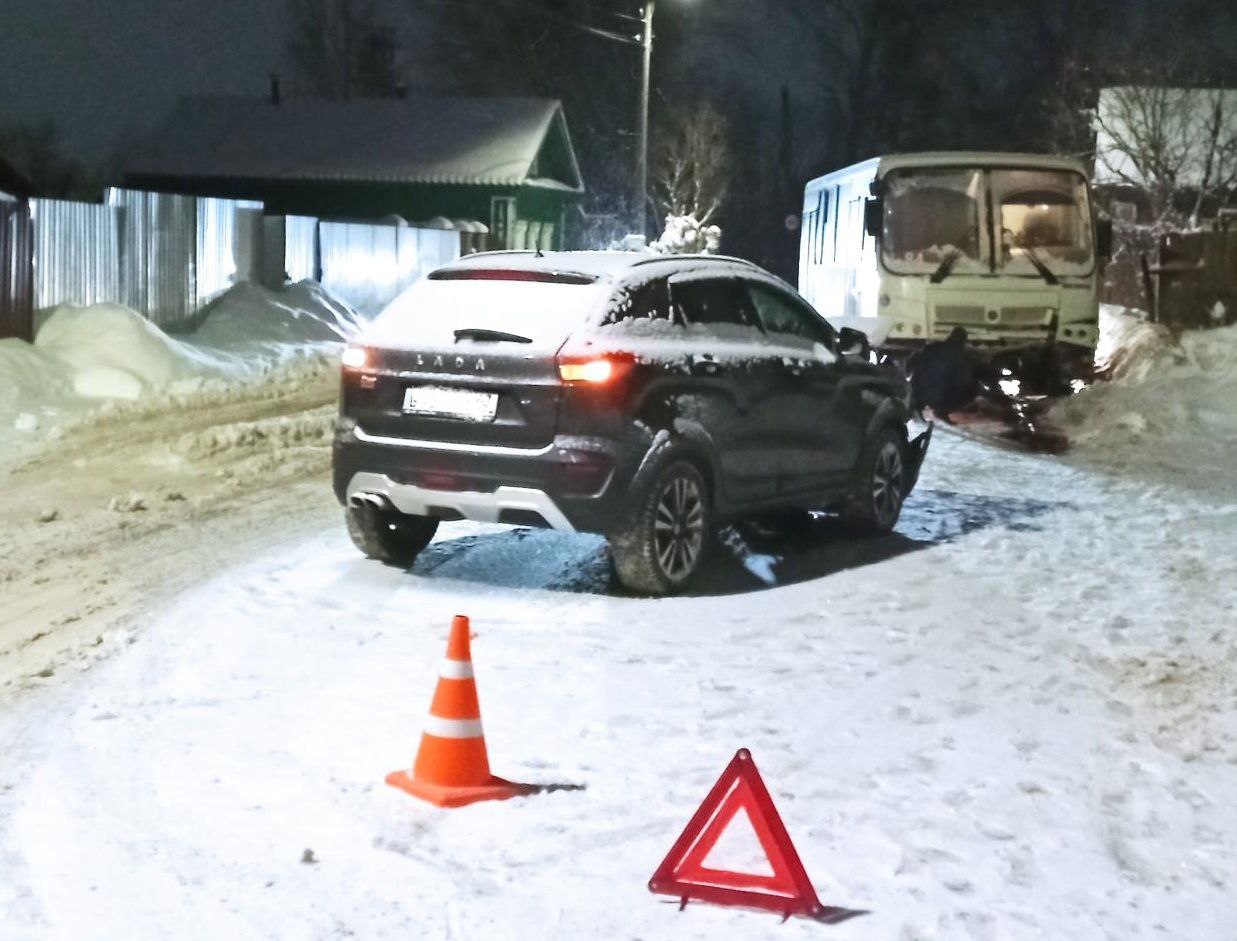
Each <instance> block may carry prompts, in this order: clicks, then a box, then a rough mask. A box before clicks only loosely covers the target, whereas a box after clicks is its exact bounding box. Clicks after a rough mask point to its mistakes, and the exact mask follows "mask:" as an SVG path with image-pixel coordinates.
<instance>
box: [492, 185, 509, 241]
mask: <svg viewBox="0 0 1237 941" xmlns="http://www.w3.org/2000/svg"><path fill="white" fill-rule="evenodd" d="M514 223H515V200H514V199H511V198H509V197H503V196H495V197H494V198H493V199H491V200H490V247H491V248H510V247H511V228H512V226H513V224H514Z"/></svg>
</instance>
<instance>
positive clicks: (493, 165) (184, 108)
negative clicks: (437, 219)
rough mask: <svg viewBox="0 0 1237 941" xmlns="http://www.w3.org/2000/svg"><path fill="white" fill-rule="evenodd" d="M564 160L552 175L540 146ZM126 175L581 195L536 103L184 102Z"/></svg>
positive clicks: (550, 119)
mask: <svg viewBox="0 0 1237 941" xmlns="http://www.w3.org/2000/svg"><path fill="white" fill-rule="evenodd" d="M547 147H549V148H560V149H561V150H560V152H563V151H565V157H564V158H563V159H561V160H558V161H556V163H557V164H558V165H560V167H561V168H560V169H559V171H558V172H557V173H556V174H555V176H554V177H552V178H550V177H547V173H546V170H545V169H544V168H543V167H540V166H538V164H539V163H540V161H538V159H537V158H538V156H539V155H541V154H542V151H543V149H547ZM126 169H127V172H128V174H129V175H130V176H162V177H196V178H233V179H251V180H252V179H261V180H319V181H329V180H336V181H352V182H362V181H363V182H398V183H439V184H479V185H491V186H519V185H525V184H527V185H533V186H538V185H548V186H551V187H555V188H565V189H567V190H569V191H571V192H582V191H583V184H582V181H581V178H580V171H579V166H578V164H577V163H576V159H575V153H574V150H573V149H572V146H571V139H570V136H569V135H568V133H567V123H566V121H565V119H564V118H563V110H562V106H561V105H560V104H559V102H557V101H555V100H552V99H541V98H448V97H429V96H417V97H409V98H405V99H394V98H376V99H350V100H328V99H318V98H290V99H285V100H284V101H282V102H281V103H280V104H279V105H278V106H276V105H274V104H272V103H271V102H270V101H269V100H267V99H265V98H239V97H191V98H182V99H181V100H180V102H179V103H178V104H177V105H176V107H175V108H174V109H173V110H172V112H171V113H170V114H169V115H168V117H167V118H166V119H165V120H164V122H163V124H162V125H161V126H160V127H159V128H158V130H157V131H156V133H155V136H154V138H153V140H152V141H151V144H150V146H149V147H148V148H147V149H146V150H145V151H144V152H143V153H141V154H136V155H134V156H133V158H132V159H131V160H129V161H128V166H127V168H126Z"/></svg>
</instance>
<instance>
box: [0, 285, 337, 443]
mask: <svg viewBox="0 0 1237 941" xmlns="http://www.w3.org/2000/svg"><path fill="white" fill-rule="evenodd" d="M41 319H42V324H43V325H42V327H41V328H40V330H39V332H38V334H37V335H36V337H35V342H34V344H33V345H31V344H29V343H25V342H23V341H21V340H2V341H0V457H3V456H5V455H6V454H8V453H11V451H12V450H13V446H14V445H15V444H17V443H19V442H23V441H29V440H31V435H32V433H34V432H39V431H42V432H45V433H55V429H56V428H57V427H60V426H61V425H62V424H63V422H64V421H65V420H69V419H75V420H76V419H81V418H83V417H85V416H88V415H90V414H91V412H92V411H93V410H94V409H97V408H99V407H100V406H101V405H107V404H108V403H113V402H133V401H138V400H142V401H146V400H152V399H153V400H156V401H157V400H158V396H160V395H172V396H179V395H186V394H191V393H194V392H198V391H201V390H203V389H210V388H214V389H222V388H227V387H228V386H229V385H231V384H235V383H240V382H248V381H254V380H257V379H260V378H262V377H263V376H266V375H269V374H270V373H272V372H273V371H275V370H277V369H280V368H281V367H284V366H287V365H288V364H290V363H294V362H298V361H302V362H303V361H307V360H320V359H323V358H326V357H332V358H333V357H334V356H335V355H336V354H337V352H338V349H339V345H340V344H341V343H342V342H343V341H344V340H346V339H347V338H348V337H349V336H351V335H352V334H354V333H355V332H356V331H357V330H358V329H359V328H360V325H361V322H360V320H359V319H358V317H357V315H356V313H355V311H353V310H352V309H351V308H349V307H348V306H347V305H346V304H343V303H341V302H340V301H337V300H335V299H334V298H332V297H331V296H330V295H329V294H327V292H326V291H324V290H323V289H322V288H321V286H320V285H318V284H316V283H315V282H311V281H305V282H301V283H299V284H294V285H292V286H290V287H289V288H287V289H286V290H283V291H269V290H265V289H263V288H260V287H257V286H255V285H251V284H239V285H237V286H235V287H233V288H232V289H231V290H229V291H228V292H227V293H226V294H224V295H223V296H221V297H220V298H218V299H217V300H216V301H214V302H213V303H212V304H211V305H209V306H208V307H207V308H206V309H205V310H204V311H203V321H202V324H201V326H200V329H199V330H198V331H197V332H196V333H194V334H192V335H190V336H189V337H186V338H184V339H177V338H175V337H170V336H168V335H167V334H166V333H164V332H163V331H162V330H160V329H159V327H157V326H156V325H155V324H153V323H151V322H150V321H148V320H147V319H146V318H144V317H143V316H141V315H140V314H138V313H137V312H135V311H133V310H130V309H129V308H127V307H122V306H120V305H117V304H95V305H92V306H89V307H76V306H73V305H68V304H66V305H62V306H60V307H57V308H55V309H54V310H52V311H50V312H49V313H48V314H47V316H46V317H44V318H41Z"/></svg>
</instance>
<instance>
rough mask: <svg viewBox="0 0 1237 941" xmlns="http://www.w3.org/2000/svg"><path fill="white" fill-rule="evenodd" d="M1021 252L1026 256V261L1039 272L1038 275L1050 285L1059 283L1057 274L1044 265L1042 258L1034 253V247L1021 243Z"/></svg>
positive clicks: (1054, 285)
mask: <svg viewBox="0 0 1237 941" xmlns="http://www.w3.org/2000/svg"><path fill="white" fill-rule="evenodd" d="M1022 253H1023V254H1024V255H1026V256H1027V261H1029V262H1030V263H1031V264H1033V265H1034V266H1035V270H1036V271H1038V272H1039V274H1040V277H1042V278H1043V279H1044V280H1045V281H1047V282H1048V283H1049V284H1050V285H1052V286H1053V287H1056V286H1057V285H1058V284H1060V283H1061V281H1060V280H1059V279H1058V278H1057V276H1056V275H1055V274H1053V273H1052V269H1050V268H1049V267H1048V266H1047V265H1045V264H1044V261H1043V259H1042V258H1040V257H1039V255H1038V254H1036V252H1035V249H1033V248H1031V246H1029V245H1023V246H1022Z"/></svg>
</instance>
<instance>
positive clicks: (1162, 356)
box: [1053, 308, 1237, 501]
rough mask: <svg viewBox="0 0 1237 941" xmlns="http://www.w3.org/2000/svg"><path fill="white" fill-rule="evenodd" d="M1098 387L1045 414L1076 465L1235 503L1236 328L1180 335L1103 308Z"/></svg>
mask: <svg viewBox="0 0 1237 941" xmlns="http://www.w3.org/2000/svg"><path fill="white" fill-rule="evenodd" d="M1101 326H1102V328H1103V340H1102V342H1101V347H1100V349H1099V350H1098V351H1097V359H1098V361H1099V362H1100V363H1101V364H1106V365H1107V367H1108V371H1109V373H1110V374H1111V376H1112V379H1111V381H1108V382H1097V383H1095V384H1093V385H1091V386H1089V387H1087V388H1086V389H1084V390H1083V391H1082V392H1080V393H1079V394H1077V395H1074V396H1072V397H1070V398H1069V399H1066V400H1065V401H1064V402H1062V403H1061V404H1060V405H1058V406H1057V407H1056V408H1055V409H1054V411H1053V417H1054V419H1055V420H1056V421H1057V422H1059V423H1060V424H1061V425H1062V427H1063V428H1064V429H1065V430H1066V431H1067V432H1068V434H1069V437H1070V441H1071V446H1072V447H1073V449H1074V451H1075V453H1076V455H1077V456H1078V457H1079V458H1080V459H1086V460H1088V461H1091V462H1094V463H1096V464H1098V465H1100V466H1104V467H1107V468H1110V469H1113V470H1117V471H1122V472H1127V471H1131V470H1132V471H1134V472H1136V473H1140V474H1143V475H1149V476H1152V477H1155V478H1156V479H1162V480H1172V481H1174V482H1177V483H1182V482H1184V483H1187V484H1189V485H1191V486H1198V487H1203V488H1204V489H1209V490H1212V491H1220V492H1223V493H1224V494H1225V499H1226V500H1228V501H1237V467H1235V466H1234V457H1235V456H1237V409H1234V403H1235V402H1237V326H1232V327H1222V328H1218V329H1214V330H1198V331H1190V332H1186V333H1183V334H1182V335H1181V336H1180V338H1179V339H1178V340H1176V341H1174V339H1173V338H1172V336H1171V335H1170V334H1169V332H1168V331H1167V330H1166V329H1165V328H1163V327H1160V326H1156V325H1152V324H1147V323H1145V322H1143V321H1141V320H1139V319H1138V318H1136V317H1135V316H1132V315H1131V314H1130V313H1128V312H1125V311H1122V310H1121V309H1120V308H1106V309H1105V310H1104V311H1103V319H1102V322H1101Z"/></svg>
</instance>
